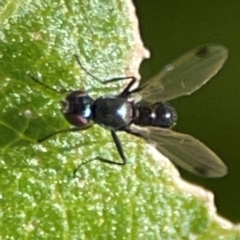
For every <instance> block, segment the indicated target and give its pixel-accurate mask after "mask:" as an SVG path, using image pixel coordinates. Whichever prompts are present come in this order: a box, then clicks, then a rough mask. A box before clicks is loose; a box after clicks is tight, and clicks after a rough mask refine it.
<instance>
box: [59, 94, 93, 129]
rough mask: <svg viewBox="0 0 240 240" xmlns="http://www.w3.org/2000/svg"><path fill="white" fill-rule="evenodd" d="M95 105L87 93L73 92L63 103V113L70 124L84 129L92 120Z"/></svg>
mask: <svg viewBox="0 0 240 240" xmlns="http://www.w3.org/2000/svg"><path fill="white" fill-rule="evenodd" d="M93 103H94V101H93V99H92V98H91V97H90V96H89V95H88V94H87V93H86V92H84V91H73V92H71V93H70V94H69V95H68V96H67V97H66V99H65V101H62V102H61V105H62V113H63V115H64V117H65V118H66V120H67V121H68V122H69V123H70V124H72V125H74V126H76V127H83V126H85V125H87V124H88V123H89V121H90V120H91V119H92V105H93Z"/></svg>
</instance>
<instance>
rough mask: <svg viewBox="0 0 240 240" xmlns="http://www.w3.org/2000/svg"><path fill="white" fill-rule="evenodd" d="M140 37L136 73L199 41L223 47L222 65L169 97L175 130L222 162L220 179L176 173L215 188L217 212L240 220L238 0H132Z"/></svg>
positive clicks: (159, 64)
mask: <svg viewBox="0 0 240 240" xmlns="http://www.w3.org/2000/svg"><path fill="white" fill-rule="evenodd" d="M134 3H135V6H136V10H137V14H138V17H139V21H140V29H141V35H142V39H143V41H144V43H145V46H146V47H147V48H148V49H149V50H150V51H151V58H150V59H148V60H146V61H145V62H144V63H143V64H142V67H141V73H142V78H143V79H146V78H147V77H150V76H152V75H154V74H155V73H157V72H158V71H159V70H160V69H161V68H162V67H163V66H164V65H166V64H168V63H170V62H171V61H173V60H175V59H176V58H177V57H179V56H181V55H182V54H184V53H185V52H187V51H189V50H191V49H192V48H195V47H197V46H199V45H202V44H205V43H215V44H221V45H224V46H226V47H227V48H228V49H229V59H228V61H227V63H226V64H225V65H224V67H223V69H222V70H221V71H220V72H219V74H218V75H217V76H215V77H214V78H213V79H212V80H211V81H210V82H209V83H208V84H207V85H205V86H204V87H203V88H201V89H200V90H199V91H197V92H195V93H194V94H193V95H191V96H188V97H182V98H179V99H177V100H174V101H172V105H173V106H174V107H175V108H176V109H177V111H178V114H179V120H178V124H177V126H176V127H175V130H177V131H179V132H184V133H188V134H191V135H192V136H194V137H196V138H198V139H200V140H201V141H202V142H204V143H205V144H206V145H207V146H209V147H210V148H211V149H212V150H214V152H216V153H217V154H218V155H219V156H220V157H221V158H222V160H223V161H224V162H225V163H226V165H227V166H228V169H229V173H228V175H227V176H226V177H224V178H222V179H203V178H199V177H195V176H193V175H191V174H188V173H187V172H185V171H182V170H181V174H182V176H183V177H184V178H185V179H187V180H189V181H190V182H193V183H197V184H199V185H202V186H204V187H205V188H207V189H209V190H211V191H212V192H214V194H215V203H216V206H217V209H218V212H219V214H220V215H222V216H223V217H225V218H228V219H230V220H232V221H234V222H240V151H239V149H240V121H239V119H240V104H239V103H240V2H239V1H209V0H201V1H193V0H186V1H175V0H148V1H144V0H134Z"/></svg>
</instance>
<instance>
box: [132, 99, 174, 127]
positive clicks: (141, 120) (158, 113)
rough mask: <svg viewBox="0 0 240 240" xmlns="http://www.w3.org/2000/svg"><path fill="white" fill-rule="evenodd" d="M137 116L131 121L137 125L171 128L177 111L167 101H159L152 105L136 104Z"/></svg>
mask: <svg viewBox="0 0 240 240" xmlns="http://www.w3.org/2000/svg"><path fill="white" fill-rule="evenodd" d="M136 107H137V112H138V116H137V117H136V118H134V120H133V123H134V124H136V125H139V126H156V127H162V128H171V127H173V126H174V125H175V124H176V121H177V113H176V111H175V109H174V108H173V107H172V106H170V105H169V103H167V102H159V103H155V104H153V105H150V106H148V105H146V106H145V105H140V104H139V105H136Z"/></svg>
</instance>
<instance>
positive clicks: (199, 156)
mask: <svg viewBox="0 0 240 240" xmlns="http://www.w3.org/2000/svg"><path fill="white" fill-rule="evenodd" d="M131 131H132V132H133V133H135V134H136V135H140V136H142V137H143V138H145V139H146V140H147V142H149V143H154V145H155V147H156V148H157V149H158V151H160V152H161V153H162V154H163V155H165V156H166V157H168V158H169V159H170V160H171V161H172V162H173V163H175V164H176V165H178V166H180V167H182V168H184V169H186V170H187V171H189V172H191V173H194V174H196V175H199V176H202V177H212V178H215V177H222V176H224V175H226V174H227V167H226V165H225V164H224V163H223V162H222V160H221V159H220V158H219V157H218V156H217V155H216V154H215V153H214V152H213V151H212V150H210V149H209V148H208V147H207V146H205V145H204V144H203V143H202V142H200V141H199V140H197V139H195V138H194V137H192V136H190V135H187V134H182V133H178V132H174V131H172V130H170V129H162V128H156V127H138V126H135V125H132V126H131Z"/></svg>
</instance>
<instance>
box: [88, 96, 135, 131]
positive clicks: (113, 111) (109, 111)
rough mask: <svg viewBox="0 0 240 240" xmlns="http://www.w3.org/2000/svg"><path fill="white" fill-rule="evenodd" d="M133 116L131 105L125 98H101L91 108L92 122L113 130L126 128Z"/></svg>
mask: <svg viewBox="0 0 240 240" xmlns="http://www.w3.org/2000/svg"><path fill="white" fill-rule="evenodd" d="M133 115H134V109H133V104H132V103H131V102H129V101H128V100H126V99H125V98H119V97H114V96H113V97H101V98H98V99H97V100H96V101H95V102H94V104H93V106H92V116H93V121H94V122H95V123H97V124H99V125H101V126H102V127H105V128H107V129H113V130H121V129H124V128H126V127H127V126H128V125H129V124H130V123H131V121H132V119H133Z"/></svg>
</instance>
